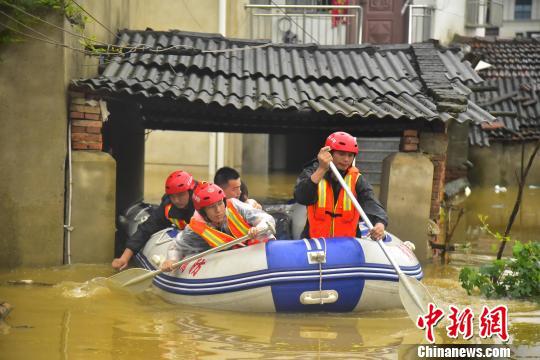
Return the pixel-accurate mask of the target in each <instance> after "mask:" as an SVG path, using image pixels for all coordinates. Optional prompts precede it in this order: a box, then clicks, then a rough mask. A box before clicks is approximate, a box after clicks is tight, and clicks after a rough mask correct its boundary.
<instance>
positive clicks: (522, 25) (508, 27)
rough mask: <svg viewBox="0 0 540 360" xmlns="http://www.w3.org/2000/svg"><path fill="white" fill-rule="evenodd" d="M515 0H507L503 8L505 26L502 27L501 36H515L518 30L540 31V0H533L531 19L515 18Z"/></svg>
mask: <svg viewBox="0 0 540 360" xmlns="http://www.w3.org/2000/svg"><path fill="white" fill-rule="evenodd" d="M515 4H516V1H515V0H506V1H505V2H504V10H503V26H502V27H501V28H500V31H499V36H500V37H503V38H513V37H515V36H516V33H517V32H521V33H524V35H525V33H526V32H527V31H540V0H533V2H532V11H531V19H530V20H514V6H515Z"/></svg>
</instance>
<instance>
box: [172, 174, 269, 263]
mask: <svg viewBox="0 0 540 360" xmlns="http://www.w3.org/2000/svg"><path fill="white" fill-rule="evenodd" d="M193 205H194V206H195V209H196V211H195V213H194V214H193V217H192V218H191V220H190V222H189V225H188V226H187V227H186V229H185V230H184V232H183V233H182V236H180V238H175V239H174V241H173V242H172V243H171V245H170V246H169V250H168V255H167V260H166V261H164V262H163V264H162V265H161V269H162V270H163V271H171V270H172V269H173V265H174V264H175V263H176V262H178V260H180V259H182V258H184V257H186V256H190V255H193V254H197V253H200V252H203V251H205V250H208V249H210V248H213V247H217V246H220V245H222V244H224V243H227V242H230V241H232V240H234V239H237V238H239V237H242V236H244V235H247V234H250V235H251V236H252V239H251V240H248V241H247V245H253V244H256V243H258V242H261V241H262V242H266V241H268V240H270V239H273V235H272V234H271V233H262V234H261V233H259V231H260V230H262V229H263V228H265V227H266V224H267V223H270V224H271V225H272V226H275V221H274V218H273V217H272V216H271V215H269V214H267V213H266V212H264V211H263V210H259V209H255V208H253V207H251V206H249V205H247V204H246V203H243V202H241V201H240V200H238V199H236V198H231V199H226V198H225V192H224V191H223V190H222V189H221V188H220V187H219V186H217V185H216V184H213V183H206V182H202V183H201V184H199V186H197V188H196V189H195V191H194V193H193Z"/></svg>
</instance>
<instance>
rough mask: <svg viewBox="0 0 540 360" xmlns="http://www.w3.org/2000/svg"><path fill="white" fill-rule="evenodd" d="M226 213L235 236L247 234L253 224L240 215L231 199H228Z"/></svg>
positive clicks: (228, 224) (230, 228)
mask: <svg viewBox="0 0 540 360" xmlns="http://www.w3.org/2000/svg"><path fill="white" fill-rule="evenodd" d="M225 214H226V215H227V226H228V227H229V230H230V231H231V234H233V236H234V237H235V238H239V237H241V236H244V235H247V233H248V231H249V229H250V228H251V225H249V224H248V222H247V221H246V220H245V219H244V218H243V217H242V215H240V213H239V212H238V210H237V209H236V207H235V206H234V204H233V202H232V200H230V199H229V200H227V209H225Z"/></svg>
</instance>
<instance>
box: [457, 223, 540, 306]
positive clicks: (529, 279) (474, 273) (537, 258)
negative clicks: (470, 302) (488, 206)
mask: <svg viewBox="0 0 540 360" xmlns="http://www.w3.org/2000/svg"><path fill="white" fill-rule="evenodd" d="M479 218H480V221H481V222H482V225H483V228H484V230H486V232H487V233H488V234H490V235H492V236H494V237H495V238H497V239H499V240H501V241H511V239H510V238H509V237H508V236H503V235H501V234H500V233H498V232H494V231H492V230H490V229H489V226H488V225H487V224H486V220H487V217H482V216H479ZM459 281H460V283H461V286H462V287H463V288H464V289H465V290H466V291H467V294H469V295H471V294H472V293H473V292H477V291H478V292H480V293H481V294H483V295H484V296H486V297H488V298H490V297H511V298H535V299H536V300H538V299H539V298H540V243H539V242H531V241H529V242H527V243H522V242H520V241H517V240H516V241H514V245H513V247H512V257H511V258H508V259H498V260H493V261H492V262H491V263H490V264H486V265H483V266H481V267H480V268H479V269H475V268H469V267H465V268H463V269H462V270H461V272H460V273H459Z"/></svg>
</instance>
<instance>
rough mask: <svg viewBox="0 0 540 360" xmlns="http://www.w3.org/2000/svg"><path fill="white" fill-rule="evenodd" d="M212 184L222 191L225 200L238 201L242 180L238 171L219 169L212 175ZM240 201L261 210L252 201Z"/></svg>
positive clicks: (256, 203) (226, 168) (255, 202)
mask: <svg viewBox="0 0 540 360" xmlns="http://www.w3.org/2000/svg"><path fill="white" fill-rule="evenodd" d="M214 184H216V185H217V186H219V187H220V188H222V189H223V191H224V192H225V197H226V198H227V199H233V198H234V199H240V195H241V194H242V180H241V179H240V174H239V173H238V171H236V170H234V169H233V168H230V167H228V166H224V167H222V168H219V169H218V170H217V171H216V175H214ZM244 186H245V184H244ZM246 189H247V186H246ZM240 200H241V201H243V202H245V203H247V204H249V205H251V206H253V207H254V208H255V209H262V206H261V204H259V203H258V202H257V201H255V200H254V199H246V200H242V199H240Z"/></svg>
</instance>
